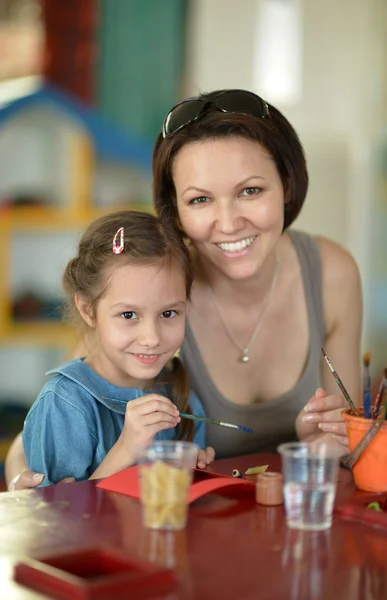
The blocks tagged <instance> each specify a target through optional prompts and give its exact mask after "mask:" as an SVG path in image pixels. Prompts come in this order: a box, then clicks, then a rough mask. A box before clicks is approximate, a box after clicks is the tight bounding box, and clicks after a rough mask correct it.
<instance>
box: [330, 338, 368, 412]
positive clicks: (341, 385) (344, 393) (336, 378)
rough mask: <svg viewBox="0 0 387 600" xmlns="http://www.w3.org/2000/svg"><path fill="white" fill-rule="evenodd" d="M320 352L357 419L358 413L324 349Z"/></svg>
mask: <svg viewBox="0 0 387 600" xmlns="http://www.w3.org/2000/svg"><path fill="white" fill-rule="evenodd" d="M321 352H322V353H323V356H324V358H325V362H326V363H327V365H328V367H329V369H330V371H331V373H332V375H333V377H334V378H335V381H336V383H337V385H338V386H339V388H340V390H341V391H342V393H343V396H344V398H345V399H346V401H347V402H348V404H349V406H350V407H351V410H352V412H353V414H354V415H355V416H356V417H358V416H359V413H358V412H357V410H356V406H355V405H354V403H353V401H352V398H351V396H350V395H349V394H348V392H347V390H346V389H345V387H344V384H343V382H342V381H341V379H340V377H339V376H338V374H337V372H336V371H335V369H334V368H333V365H332V363H331V361H330V360H329V358H328V357H327V355H326V354H325V351H324V348H321Z"/></svg>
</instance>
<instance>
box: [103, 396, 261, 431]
mask: <svg viewBox="0 0 387 600" xmlns="http://www.w3.org/2000/svg"><path fill="white" fill-rule="evenodd" d="M102 399H103V400H109V401H110V402H117V403H118V404H127V401H126V400H118V399H117V398H108V397H107V396H103V397H102ZM179 415H180V417H182V418H183V419H191V420H192V421H202V422H203V423H210V424H212V425H220V427H231V428H232V429H238V430H239V431H244V432H245V433H253V430H252V429H250V427H244V426H243V425H234V423H225V422H224V421H217V420H216V419H210V418H209V417H199V416H198V415H191V414H189V413H183V412H181V413H179Z"/></svg>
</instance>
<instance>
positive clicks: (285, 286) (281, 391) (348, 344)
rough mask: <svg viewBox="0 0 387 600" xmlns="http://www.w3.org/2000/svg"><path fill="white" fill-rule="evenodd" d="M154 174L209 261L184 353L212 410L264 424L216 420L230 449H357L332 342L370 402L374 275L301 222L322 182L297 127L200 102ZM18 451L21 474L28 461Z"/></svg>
mask: <svg viewBox="0 0 387 600" xmlns="http://www.w3.org/2000/svg"><path fill="white" fill-rule="evenodd" d="M153 176H154V202H155V207H156V211H157V212H158V213H159V214H160V215H161V216H162V217H164V218H167V219H173V220H175V221H176V222H177V223H178V224H179V225H180V226H181V227H182V229H183V230H184V232H185V234H186V236H187V241H188V243H189V245H190V248H191V252H192V257H193V260H194V263H195V267H196V280H195V283H194V287H193V291H192V300H191V308H190V313H189V321H188V326H187V331H186V338H185V341H184V343H183V346H182V349H181V357H182V360H183V362H184V363H185V366H186V368H187V370H188V374H189V377H190V383H191V387H192V389H193V390H194V391H195V392H196V393H197V394H198V396H199V397H200V399H201V401H202V403H203V404H204V408H205V411H206V412H207V414H208V415H209V416H210V417H214V418H216V419H220V420H224V421H231V422H235V423H238V424H241V425H248V426H249V427H251V428H252V429H253V430H254V433H253V434H243V433H240V432H238V431H234V430H230V431H228V430H226V429H225V428H216V427H212V428H210V427H209V428H208V443H209V444H210V445H211V446H214V447H215V450H216V455H217V457H218V458H221V457H222V456H233V455H238V454H244V453H248V452H257V451H262V450H266V451H274V450H275V448H276V446H277V445H278V443H280V442H284V441H287V440H291V439H295V438H296V437H298V438H299V439H301V440H307V441H309V440H319V441H328V442H329V443H339V444H341V447H342V450H343V453H344V452H345V451H346V449H347V438H346V435H345V426H344V423H343V421H342V419H341V417H340V411H341V410H342V409H343V408H344V407H345V401H344V399H343V398H342V396H341V395H339V394H338V393H337V386H336V384H335V381H334V379H333V377H332V375H331V373H330V372H329V370H328V368H327V367H326V365H324V363H323V359H322V355H321V347H322V346H323V347H324V349H325V351H326V353H327V355H328V356H329V357H330V359H331V361H332V363H333V364H334V366H335V368H336V370H337V371H338V373H339V374H340V376H341V377H342V379H343V381H344V382H345V385H346V387H347V389H348V391H349V393H350V395H351V396H352V398H353V399H354V401H355V403H358V401H359V399H360V371H359V365H360V361H359V356H360V333H361V310H362V309H361V289H360V280H359V274H358V269H357V267H356V264H355V262H354V260H353V259H352V257H351V256H350V255H349V254H348V253H347V252H346V251H345V250H344V249H343V248H341V247H340V246H339V245H337V244H335V243H333V242H331V241H329V240H327V239H324V238H320V237H317V238H312V237H310V236H308V235H306V234H302V233H299V232H296V231H289V229H288V228H289V226H290V225H291V224H292V223H293V221H294V220H295V218H296V217H297V215H298V214H299V212H300V210H301V208H302V205H303V202H304V199H305V196H306V192H307V186H308V175H307V168H306V162H305V158H304V153H303V149H302V146H301V144H300V141H299V139H298V137H297V134H296V132H295V131H294V129H293V128H292V126H291V125H290V123H289V122H288V121H287V120H286V119H285V117H284V116H283V115H282V114H281V113H280V112H279V111H278V110H277V109H275V108H274V107H273V106H270V105H268V104H267V103H266V102H265V101H264V100H263V99H262V98H260V97H259V96H256V95H255V94H253V93H251V92H248V91H245V90H223V91H219V92H212V93H210V94H203V95H201V96H198V97H197V98H193V99H189V100H186V101H184V102H182V103H179V104H178V105H177V106H175V107H174V108H172V109H171V111H170V112H169V113H168V115H167V116H166V118H165V120H164V124H163V130H162V133H161V134H160V135H159V137H158V139H157V141H156V145H155V149H154V158H153ZM316 390H317V391H316ZM12 453H13V454H11V457H10V458H11V460H10V461H8V465H7V472H8V474H9V475H8V476H10V475H14V474H15V471H16V472H20V470H22V469H20V467H21V464H22V463H21V462H20V460H15V463H17V465H15V466H16V468H14V467H13V461H12V456H13V455H17V454H18V453H19V456H20V446H18V445H17V444H15V446H14V447H13V449H12ZM16 458H17V457H16ZM31 484H33V485H36V483H35V482H32V481H31V477H30V474H29V473H26V474H25V475H24V476H23V487H29V486H30V485H31Z"/></svg>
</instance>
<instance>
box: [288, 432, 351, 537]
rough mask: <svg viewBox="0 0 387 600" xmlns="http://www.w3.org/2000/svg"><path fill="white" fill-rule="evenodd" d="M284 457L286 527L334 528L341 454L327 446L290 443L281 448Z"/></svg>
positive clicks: (318, 529)
mask: <svg viewBox="0 0 387 600" xmlns="http://www.w3.org/2000/svg"><path fill="white" fill-rule="evenodd" d="M278 452H279V453H280V454H281V457H282V473H283V481H284V501H285V512H286V521H287V525H288V526H289V527H291V528H292V529H302V530H304V531H320V530H323V529H328V527H330V526H331V525H332V513H333V502H334V499H335V494H336V483H337V475H338V466H339V452H338V450H337V449H335V448H332V447H331V446H329V445H328V444H316V443H314V442H311V443H304V442H291V443H288V444H281V445H280V446H278Z"/></svg>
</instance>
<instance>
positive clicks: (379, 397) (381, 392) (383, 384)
mask: <svg viewBox="0 0 387 600" xmlns="http://www.w3.org/2000/svg"><path fill="white" fill-rule="evenodd" d="M386 384H387V381H386V378H385V377H383V379H382V381H381V383H380V386H379V389H378V393H377V394H376V398H375V404H374V407H373V415H372V418H373V419H376V418H377V416H378V412H379V408H380V405H381V403H382V400H383V396H384V392H385V391H386V387H387V386H386Z"/></svg>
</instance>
